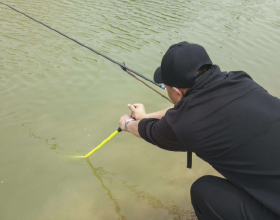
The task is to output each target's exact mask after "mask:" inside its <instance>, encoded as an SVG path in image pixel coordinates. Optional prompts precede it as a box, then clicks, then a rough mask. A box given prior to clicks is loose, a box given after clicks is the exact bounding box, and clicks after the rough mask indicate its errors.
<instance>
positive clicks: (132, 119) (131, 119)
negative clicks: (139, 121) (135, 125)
mask: <svg viewBox="0 0 280 220" xmlns="http://www.w3.org/2000/svg"><path fill="white" fill-rule="evenodd" d="M131 121H135V119H134V118H130V119H127V120H126V121H125V123H124V126H125V129H126V130H127V131H128V129H127V124H128V123H129V122H131ZM128 132H129V131H128Z"/></svg>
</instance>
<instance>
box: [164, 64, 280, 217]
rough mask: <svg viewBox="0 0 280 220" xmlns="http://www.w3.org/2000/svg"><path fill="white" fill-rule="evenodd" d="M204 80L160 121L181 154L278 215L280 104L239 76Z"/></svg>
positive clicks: (215, 75) (217, 75)
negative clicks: (211, 169) (202, 163)
mask: <svg viewBox="0 0 280 220" xmlns="http://www.w3.org/2000/svg"><path fill="white" fill-rule="evenodd" d="M206 74H208V75H205V78H204V79H202V82H201V83H199V84H198V85H197V86H194V88H192V89H191V90H190V91H189V92H188V94H187V96H186V97H184V98H183V99H182V100H181V101H180V102H179V103H178V105H177V107H176V108H175V109H173V110H169V111H168V112H167V114H166V119H165V120H166V121H167V122H168V124H169V125H170V126H171V127H172V129H173V131H174V133H175V134H176V136H177V138H178V140H179V142H180V143H181V144H182V145H183V146H184V148H186V150H191V151H193V152H195V153H196V154H197V155H198V156H199V157H200V158H202V159H203V160H205V161H206V162H208V163H209V164H211V165H212V166H213V167H214V168H215V169H216V170H217V171H218V172H220V173H221V174H222V175H223V176H224V177H226V178H227V179H228V180H229V181H230V182H232V183H233V184H235V185H236V186H238V187H239V188H241V189H243V190H245V191H246V192H248V193H249V194H250V195H252V196H253V197H254V198H255V199H257V200H258V201H259V202H260V203H262V204H263V205H265V206H266V207H268V208H269V209H270V210H271V211H273V212H274V213H276V214H278V215H280V162H279V156H280V100H279V99H277V98H275V97H273V96H271V95H270V94H268V93H267V92H266V91H265V90H264V89H263V88H262V87H261V86H259V85H258V84H256V83H255V82H254V81H253V80H252V79H251V78H250V77H249V76H248V75H247V74H246V73H244V72H230V73H229V74H226V73H222V72H220V71H219V68H218V67H217V66H215V71H213V73H209V71H208V73H206Z"/></svg>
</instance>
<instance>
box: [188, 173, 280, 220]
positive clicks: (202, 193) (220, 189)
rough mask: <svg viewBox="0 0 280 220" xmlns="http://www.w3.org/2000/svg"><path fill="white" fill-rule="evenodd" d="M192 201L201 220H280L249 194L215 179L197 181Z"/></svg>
mask: <svg viewBox="0 0 280 220" xmlns="http://www.w3.org/2000/svg"><path fill="white" fill-rule="evenodd" d="M191 199H192V204H193V207H194V210H195V213H196V215H197V217H198V219H199V220H220V219H221V220H222V219H223V220H228V219H230V220H243V219H244V220H272V219H273V220H276V219H277V220H279V219H280V216H278V215H276V214H274V213H273V212H271V211H270V210H269V209H267V208H266V207H264V206H263V205H262V204H260V203H259V202H258V201H257V200H255V199H254V198H253V197H252V196H250V195H249V194H248V193H247V192H245V191H242V190H241V189H239V188H237V187H236V186H235V185H233V184H232V183H230V182H229V181H228V180H226V179H222V178H219V177H215V176H203V177H201V178H199V179H198V180H196V181H195V182H194V183H193V185H192V187H191Z"/></svg>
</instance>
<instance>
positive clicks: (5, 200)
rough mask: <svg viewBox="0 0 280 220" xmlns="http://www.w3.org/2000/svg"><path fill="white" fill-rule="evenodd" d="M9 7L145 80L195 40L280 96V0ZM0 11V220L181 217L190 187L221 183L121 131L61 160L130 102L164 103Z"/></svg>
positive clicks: (105, 130)
mask: <svg viewBox="0 0 280 220" xmlns="http://www.w3.org/2000/svg"><path fill="white" fill-rule="evenodd" d="M5 3H7V4H10V5H11V6H14V7H16V8H17V9H19V10H21V11H23V12H25V13H27V14H29V15H31V16H33V17H35V18H36V19H38V20H41V21H43V22H45V23H47V24H48V25H50V26H52V27H54V28H56V29H59V30H60V31H62V32H64V33H65V34H67V35H69V36H71V37H73V38H75V39H78V40H80V41H81V42H83V43H85V44H87V45H89V46H91V47H93V48H95V49H96V50H98V51H100V52H102V53H104V54H106V55H108V56H111V57H112V58H114V59H116V60H118V61H119V62H123V61H124V62H125V63H126V65H127V66H129V67H130V68H132V69H134V70H136V71H139V72H140V73H142V74H144V75H146V76H147V77H150V78H152V76H153V72H154V70H155V69H156V67H158V66H159V64H160V61H161V58H162V56H163V54H164V53H165V51H166V50H167V49H168V47H169V46H170V45H171V44H174V43H178V42H180V41H189V42H194V43H198V44H201V45H203V46H204V47H205V48H206V49H207V51H208V53H209V55H210V56H211V58H212V60H213V62H214V63H215V64H218V65H219V66H220V67H221V69H222V70H223V71H230V70H244V71H246V72H248V73H249V74H250V75H251V76H252V77H253V78H254V79H255V80H256V81H257V82H258V83H259V84H261V85H262V86H264V87H265V88H266V89H267V90H268V91H269V92H270V93H271V94H273V95H275V96H277V97H280V91H279V84H280V78H279V70H278V60H279V58H280V52H279V51H280V45H279V35H280V19H279V16H280V3H279V1H277V0H274V1H273V0H262V1H261V0H254V1H253V0H247V1H232V0H227V1H225V0H215V1H206V0H198V1H191V0H189V1H178V0H177V1H172V3H171V2H170V1H160V0H155V1H152V0H150V1H140V0H135V1H125V0H116V1H112V0H111V1H110V0H103V1H100V0H95V1H89V0H86V1H76V0H68V1H66V0H62V1H43V0H37V1H32V0H17V1H12V0H6V1H5ZM0 15H1V16H0V30H1V32H0V102H1V105H0V219H21V220H24V219H26V220H27V219H28V220H30V219H36V220H37V219H39V220H43V219H57V220H58V219H59V220H60V219H70V220H71V219H83V220H87V219H133V220H135V219H151V220H152V219H153V220H156V219H161V220H162V219H188V218H189V217H190V214H189V210H191V202H190V195H189V189H190V186H191V184H192V182H194V181H195V180H196V179H197V178H199V177H200V176H202V175H205V174H214V175H218V174H217V173H216V172H215V171H214V170H213V168H211V167H210V166H209V165H207V164H206V163H205V162H203V161H202V160H200V159H198V158H196V157H195V158H194V162H193V169H191V170H189V169H186V154H185V153H175V152H168V151H164V150H161V149H159V148H157V147H155V146H152V145H150V144H148V143H146V142H144V141H143V140H141V139H138V138H136V137H133V136H132V135H130V134H128V133H124V132H123V133H120V134H119V135H118V136H117V137H115V138H114V139H113V140H112V141H111V142H110V143H108V144H107V145H106V146H104V147H103V148H102V149H101V150H99V151H98V152H97V153H96V154H94V155H93V156H91V157H90V158H89V160H87V161H86V160H83V159H82V160H79V159H70V158H69V157H67V156H69V155H84V154H86V153H88V152H89V151H90V150H92V149H93V148H94V147H95V146H97V145H98V144H99V143H100V142H101V141H103V140H104V139H105V138H106V137H107V136H108V135H110V134H111V133H112V132H113V131H114V130H115V129H116V128H117V127H118V120H119V118H120V116H121V115H123V114H125V113H129V111H128V109H127V107H126V105H127V104H128V103H136V102H138V103H144V104H145V106H146V110H147V111H148V112H151V111H157V110H160V109H163V108H166V107H168V106H169V105H170V103H168V101H166V100H165V99H163V98H161V97H160V96H159V95H157V94H156V93H154V92H153V91H151V90H150V89H148V88H146V87H145V86H144V85H142V84H141V83H139V82H138V81H136V80H135V79H133V78H132V77H131V76H129V75H128V74H127V73H125V72H123V71H122V70H121V69H120V68H119V67H118V66H116V65H115V64H113V63H111V62H109V61H107V60H105V59H104V58H102V57H100V56H98V55H96V54H94V53H92V52H90V51H88V50H86V49H85V48H82V47H81V46H79V45H77V44H75V43H73V42H71V41H69V40H67V39H66V38H64V37H62V36H60V35H58V34H57V33H55V32H52V31H50V30H49V29H47V28H45V27H43V26H41V25H39V24H37V23H35V22H34V21H32V20H30V19H28V18H26V17H24V16H23V15H21V14H18V13H16V12H15V11H13V10H11V9H9V8H7V7H5V6H3V5H1V4H0ZM163 92H164V91H163ZM165 94H166V93H165Z"/></svg>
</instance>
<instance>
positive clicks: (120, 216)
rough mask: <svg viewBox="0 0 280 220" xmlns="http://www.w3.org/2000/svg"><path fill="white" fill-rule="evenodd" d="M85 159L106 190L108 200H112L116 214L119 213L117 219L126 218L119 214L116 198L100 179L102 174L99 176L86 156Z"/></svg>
mask: <svg viewBox="0 0 280 220" xmlns="http://www.w3.org/2000/svg"><path fill="white" fill-rule="evenodd" d="M86 160H87V163H88V165H89V166H90V168H91V169H92V173H93V175H94V176H95V177H96V178H97V179H98V180H99V182H100V184H101V186H102V188H103V189H105V190H106V191H107V195H108V196H109V198H110V200H111V201H112V202H114V204H115V210H116V212H117V213H118V215H119V219H121V220H126V219H127V218H126V217H125V216H123V215H121V213H120V211H121V208H120V206H119V204H118V200H117V199H116V198H115V197H113V196H112V193H111V191H110V189H109V188H108V187H106V186H105V185H104V183H103V180H102V178H101V177H102V176H100V175H99V174H98V173H97V172H96V171H97V170H96V169H95V168H94V166H93V165H92V164H91V162H90V160H89V159H88V158H87V159H86Z"/></svg>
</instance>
